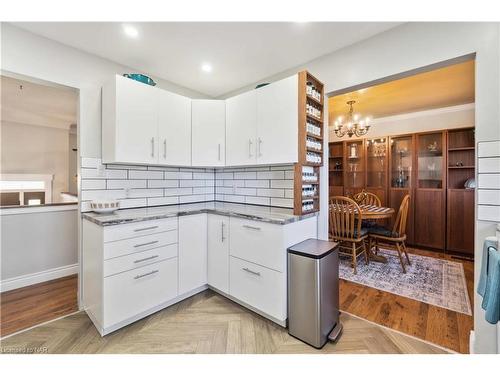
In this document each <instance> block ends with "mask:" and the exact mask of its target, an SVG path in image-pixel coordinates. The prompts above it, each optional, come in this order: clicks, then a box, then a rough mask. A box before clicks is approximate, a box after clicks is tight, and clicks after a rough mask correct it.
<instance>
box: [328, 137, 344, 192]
mask: <svg viewBox="0 0 500 375" xmlns="http://www.w3.org/2000/svg"><path fill="white" fill-rule="evenodd" d="M344 152H345V151H344V142H335V143H333V142H332V143H330V145H329V148H328V156H329V163H328V180H329V183H328V187H329V192H330V193H329V195H330V197H334V196H337V195H344Z"/></svg>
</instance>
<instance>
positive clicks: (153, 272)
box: [134, 270, 160, 280]
mask: <svg viewBox="0 0 500 375" xmlns="http://www.w3.org/2000/svg"><path fill="white" fill-rule="evenodd" d="M158 272H160V271H159V270H154V271H151V272H148V273H143V274H142V275H137V276H135V277H134V279H135V280H137V279H141V278H143V277H146V276H151V275H154V274H155V273H158Z"/></svg>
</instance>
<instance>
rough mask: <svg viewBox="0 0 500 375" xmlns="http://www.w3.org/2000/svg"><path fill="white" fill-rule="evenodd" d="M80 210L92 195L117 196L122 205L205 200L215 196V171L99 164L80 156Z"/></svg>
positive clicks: (147, 205)
mask: <svg viewBox="0 0 500 375" xmlns="http://www.w3.org/2000/svg"><path fill="white" fill-rule="evenodd" d="M81 191H82V193H81V200H82V211H88V210H89V201H91V200H94V199H118V200H120V206H121V207H122V208H132V207H149V206H159V205H168V204H179V203H192V202H207V201H213V200H214V199H215V173H214V170H213V169H206V168H194V169H193V168H170V167H152V166H139V165H137V166H134V165H111V164H110V165H103V164H101V160H100V159H94V158H82V161H81Z"/></svg>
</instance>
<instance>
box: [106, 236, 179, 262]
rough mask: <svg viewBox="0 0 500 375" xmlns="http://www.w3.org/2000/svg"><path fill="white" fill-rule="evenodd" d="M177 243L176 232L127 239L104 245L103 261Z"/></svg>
mask: <svg viewBox="0 0 500 375" xmlns="http://www.w3.org/2000/svg"><path fill="white" fill-rule="evenodd" d="M174 243H177V231H176V230H171V231H169V232H162V233H156V234H152V235H149V236H142V237H135V238H129V239H126V240H121V241H114V242H108V243H105V244H104V259H111V258H116V257H119V256H122V255H128V254H133V253H137V252H140V251H145V250H150V249H154V248H156V247H162V246H166V245H170V244H174Z"/></svg>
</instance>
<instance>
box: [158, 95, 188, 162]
mask: <svg viewBox="0 0 500 375" xmlns="http://www.w3.org/2000/svg"><path fill="white" fill-rule="evenodd" d="M158 117H159V119H158V134H159V150H158V151H159V155H158V158H159V159H158V162H159V164H165V165H176V166H190V165H191V99H190V98H186V97H185V96H181V95H177V94H173V93H171V92H168V91H164V90H159V112H158Z"/></svg>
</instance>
